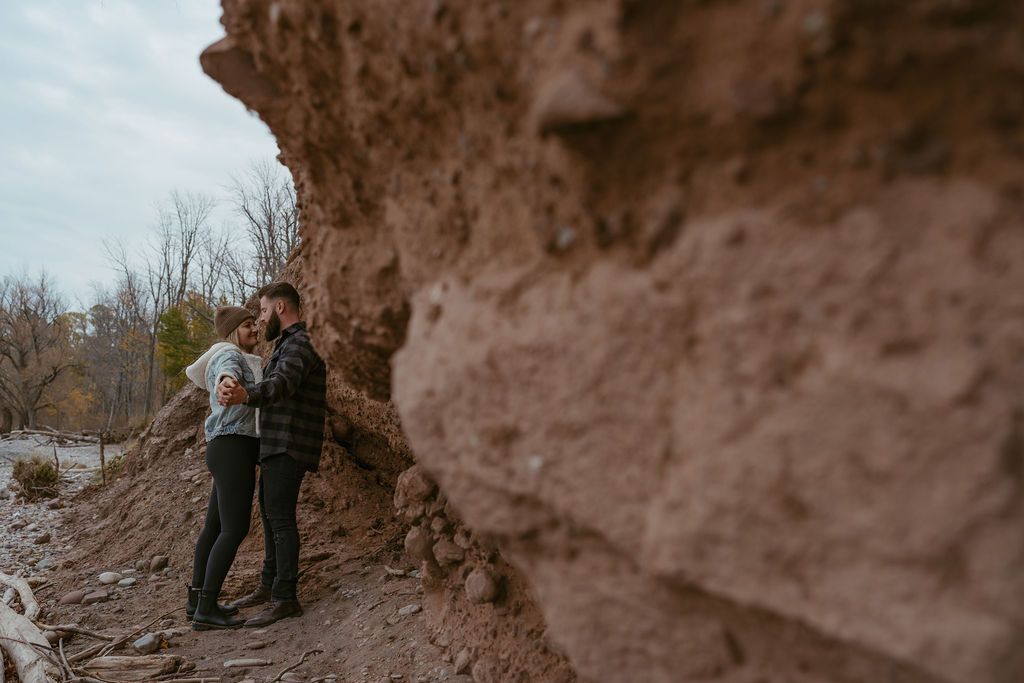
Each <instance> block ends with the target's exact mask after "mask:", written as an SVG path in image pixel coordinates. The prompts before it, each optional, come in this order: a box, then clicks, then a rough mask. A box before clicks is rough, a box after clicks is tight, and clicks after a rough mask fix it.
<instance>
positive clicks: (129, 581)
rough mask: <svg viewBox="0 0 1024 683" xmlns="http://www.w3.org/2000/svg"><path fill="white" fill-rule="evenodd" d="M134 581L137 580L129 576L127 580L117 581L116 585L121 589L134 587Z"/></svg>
mask: <svg viewBox="0 0 1024 683" xmlns="http://www.w3.org/2000/svg"><path fill="white" fill-rule="evenodd" d="M136 581H137V580H136V579H135V578H134V577H131V576H129V577H127V578H124V579H121V580H120V581H118V582H117V585H118V586H121V587H122V588H127V587H128V586H134V585H135V583H136Z"/></svg>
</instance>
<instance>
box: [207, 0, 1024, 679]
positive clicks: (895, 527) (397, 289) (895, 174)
mask: <svg viewBox="0 0 1024 683" xmlns="http://www.w3.org/2000/svg"><path fill="white" fill-rule="evenodd" d="M223 6H224V10H225V12H224V19H223V22H224V25H225V27H226V29H227V38H225V40H224V41H221V42H220V43H218V44H216V45H214V46H211V48H209V49H208V50H207V51H206V52H205V53H204V55H203V60H202V61H203V66H204V68H205V69H206V71H207V72H208V73H209V74H210V75H211V76H213V77H214V78H216V79H217V80H219V81H220V82H221V83H222V84H223V85H224V87H225V89H226V90H227V91H228V92H229V93H231V94H233V95H235V96H237V97H239V98H240V99H241V100H242V101H243V102H245V103H246V104H247V105H248V106H249V107H251V108H252V109H254V110H256V111H257V112H258V113H259V114H260V116H261V117H262V118H263V119H264V120H265V121H266V122H267V123H268V125H269V126H270V128H271V130H272V131H273V132H274V134H275V135H276V136H277V139H278V142H279V145H280V147H281V150H282V155H283V156H282V158H283V160H284V161H285V162H286V163H287V164H288V166H289V167H290V168H291V169H292V171H293V174H294V175H295V177H296V180H297V184H298V190H299V197H300V202H301V206H302V221H303V233H302V238H303V243H304V249H303V257H302V258H303V269H304V274H305V277H306V279H307V281H308V282H309V283H310V286H309V288H308V289H309V298H310V302H311V310H312V315H311V322H312V324H313V334H314V338H315V339H316V341H317V344H318V346H319V348H321V349H322V350H323V352H324V354H325V356H326V357H327V358H328V361H329V363H331V364H332V366H334V367H335V368H337V369H339V371H340V372H342V373H343V375H344V377H345V378H346V380H347V381H349V382H351V383H352V384H353V385H354V386H356V387H358V388H359V389H362V390H364V391H366V392H367V393H368V394H369V395H370V396H373V397H376V398H385V397H392V398H393V400H394V402H395V404H396V406H397V408H398V411H399V413H400V415H401V421H402V426H403V429H404V431H405V434H406V435H407V436H408V438H409V442H410V445H411V447H412V451H413V452H414V454H415V457H416V460H417V461H418V462H419V463H420V466H421V467H422V468H424V470H425V471H426V472H428V473H429V474H430V476H431V477H433V478H434V479H436V481H437V482H438V483H439V484H440V487H441V491H442V492H443V495H444V496H445V497H446V498H447V502H448V504H450V505H451V506H452V509H454V510H457V511H458V513H459V515H460V516H461V518H462V520H464V522H465V523H466V524H467V525H468V527H469V528H471V529H473V530H474V532H476V533H478V534H482V535H485V536H486V537H487V538H489V539H492V540H493V541H494V542H495V543H497V545H498V547H500V549H501V552H502V555H503V556H504V557H505V558H507V559H508V560H510V561H511V562H512V563H513V564H514V565H516V566H517V567H518V568H519V569H520V570H521V571H522V572H523V575H524V576H525V578H526V580H527V581H528V583H529V585H530V586H531V588H532V590H533V591H534V593H535V594H536V595H537V596H538V598H539V603H540V605H541V607H542V609H543V611H544V615H545V617H546V618H547V621H548V624H549V627H550V634H551V635H552V636H553V638H554V639H555V640H556V641H557V643H558V645H559V647H560V648H562V649H563V650H564V652H565V653H566V654H567V655H568V657H569V659H570V660H571V661H572V663H573V665H574V666H575V667H576V669H577V671H578V672H579V673H580V675H582V676H584V677H589V678H593V679H594V680H603V681H627V680H649V681H680V680H692V681H697V680H702V681H703V680H721V681H730V682H731V681H737V682H738V681H783V680H786V681H807V682H810V681H815V682H820V681H836V682H839V681H865V680H870V681H914V682H919V681H957V682H963V683H968V682H970V683H975V682H978V683H988V682H991V683H997V682H998V683H1003V682H1005V683H1009V682H1010V681H1017V680H1020V679H1021V678H1022V677H1024V654H1022V653H1024V650H1021V648H1020V647H1019V643H1020V641H1021V637H1022V635H1024V634H1022V629H1021V626H1020V624H1021V623H1024V600H1022V598H1024V571H1022V570H1024V566H1022V564H1024V537H1022V536H1021V534H1020V533H1019V530H1020V528H1021V527H1022V523H1024V509H1022V503H1021V481H1022V478H1021V472H1022V471H1024V464H1022V458H1024V446H1022V444H1024V440H1022V439H1024V436H1022V433H1021V429H1022V419H1024V418H1022V417H1021V415H1024V406H1022V398H1021V393H1020V391H1019V387H1020V386H1021V383H1022V380H1024V318H1022V313H1024V310H1022V309H1024V299H1022V297H1021V295H1020V292H1021V291H1022V285H1024V269H1022V268H1021V264H1022V261H1024V259H1022V257H1024V230H1022V228H1024V225H1022V221H1021V208H1022V201H1024V190H1022V185H1021V180H1020V179H1021V177H1022V174H1021V172H1022V170H1024V163H1022V160H1024V144H1022V143H1024V138H1022V130H1021V124H1022V122H1024V96H1022V95H1021V90H1020V88H1019V83H1020V79H1021V76H1022V75H1024V45H1022V40H1024V36H1022V34H1021V33H1020V31H1019V26H1020V25H1021V21H1022V20H1024V8H1022V7H1021V5H1020V4H1019V3H1017V2H1015V1H1012V0H970V1H967V0H916V1H912V2H905V3H888V2H878V1H877V0H833V1H831V2H828V1H826V0H732V1H725V0H722V1H710V0H709V1H703V2H700V1H696V0H694V1H687V2H655V1H653V0H649V1H645V0H634V1H630V0H590V1H584V2H574V3H566V2H558V1H556V0H525V1H523V2H516V3H512V2H468V1H465V0H461V1H460V0H429V1H428V0H423V1H418V2H408V1H407V0H375V1H374V2H369V1H367V0H352V1H349V2H340V1H338V2H334V1H328V0H316V1H314V0H306V1H302V2H300V1H299V0H277V1H271V0H224V2H223ZM417 523H418V524H420V525H421V526H422V524H423V523H425V521H424V520H422V519H419V518H417ZM500 667H501V663H500V662H497V663H496V664H495V666H494V671H495V672H496V673H493V675H494V676H496V678H494V680H498V679H500V673H501V668H500ZM481 675H485V673H484V672H483V671H481Z"/></svg>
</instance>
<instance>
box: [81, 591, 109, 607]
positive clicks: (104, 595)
mask: <svg viewBox="0 0 1024 683" xmlns="http://www.w3.org/2000/svg"><path fill="white" fill-rule="evenodd" d="M109 597H110V593H108V592H107V591H106V590H98V591H93V592H91V593H87V594H86V595H85V597H83V598H82V604H83V605H93V604H95V603H97V602H103V601H104V600H106V599H108V598H109Z"/></svg>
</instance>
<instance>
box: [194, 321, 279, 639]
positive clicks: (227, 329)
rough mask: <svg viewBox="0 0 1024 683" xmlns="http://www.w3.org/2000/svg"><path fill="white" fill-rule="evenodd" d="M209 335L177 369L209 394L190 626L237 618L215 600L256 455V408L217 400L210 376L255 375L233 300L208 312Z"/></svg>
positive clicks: (225, 623) (247, 500)
mask: <svg viewBox="0 0 1024 683" xmlns="http://www.w3.org/2000/svg"><path fill="white" fill-rule="evenodd" d="M213 324H214V327H215V328H216V330H217V334H218V336H220V338H221V339H223V340H224V341H220V342H217V343H216V344H214V345H213V346H212V347H210V350H209V351H207V352H206V353H204V354H203V355H202V356H201V357H200V358H199V360H197V361H196V362H195V363H193V364H192V365H190V366H188V368H186V369H185V374H186V376H188V378H189V379H190V380H192V381H193V382H194V383H195V384H197V385H199V386H201V387H202V388H204V389H206V390H207V391H208V392H209V393H210V408H211V409H212V411H213V412H212V413H211V414H210V417H208V418H207V419H206V466H207V468H209V470H210V473H211V474H212V475H213V490H212V491H211V492H210V504H209V506H208V507H207V509H206V522H205V524H204V525H203V530H202V532H201V533H200V534H199V540H198V541H196V552H195V558H194V560H193V563H192V585H191V586H189V587H188V606H187V607H186V608H185V612H186V615H188V616H189V617H191V619H192V629H193V630H196V631H206V630H209V629H213V628H237V627H239V626H241V625H242V624H243V623H245V620H244V619H236V618H233V617H232V615H234V614H237V613H238V608H237V607H232V606H226V605H218V604H217V596H218V595H219V594H220V589H221V586H222V585H223V584H224V577H226V576H227V574H228V569H229V568H230V567H231V563H232V562H233V561H234V559H235V554H236V553H237V552H238V546H239V545H241V543H242V540H243V539H244V538H245V535H246V534H247V533H249V517H250V514H251V509H252V493H253V489H254V488H255V484H256V461H257V459H258V458H259V452H260V440H259V413H258V411H257V410H255V409H253V408H250V407H248V406H246V405H235V406H228V407H224V406H222V405H220V404H219V403H218V402H217V390H216V388H217V383H218V382H220V380H221V379H222V378H224V377H232V378H234V379H235V380H237V381H238V382H240V383H242V384H252V383H254V382H259V381H260V380H261V379H262V374H263V373H262V369H261V367H262V362H263V359H261V358H260V357H259V356H257V355H254V354H253V353H252V351H253V349H254V348H255V347H256V319H255V317H254V316H253V314H252V313H250V312H249V311H248V310H246V309H244V308H239V307H238V306H221V307H219V308H218V309H217V311H216V313H215V314H214V317H213Z"/></svg>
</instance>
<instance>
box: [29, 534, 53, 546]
mask: <svg viewBox="0 0 1024 683" xmlns="http://www.w3.org/2000/svg"><path fill="white" fill-rule="evenodd" d="M32 542H33V543H35V544H36V545H42V544H44V543H49V542H50V532H46V533H43V534H39V535H38V536H36V537H35V538H34V539H32Z"/></svg>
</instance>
